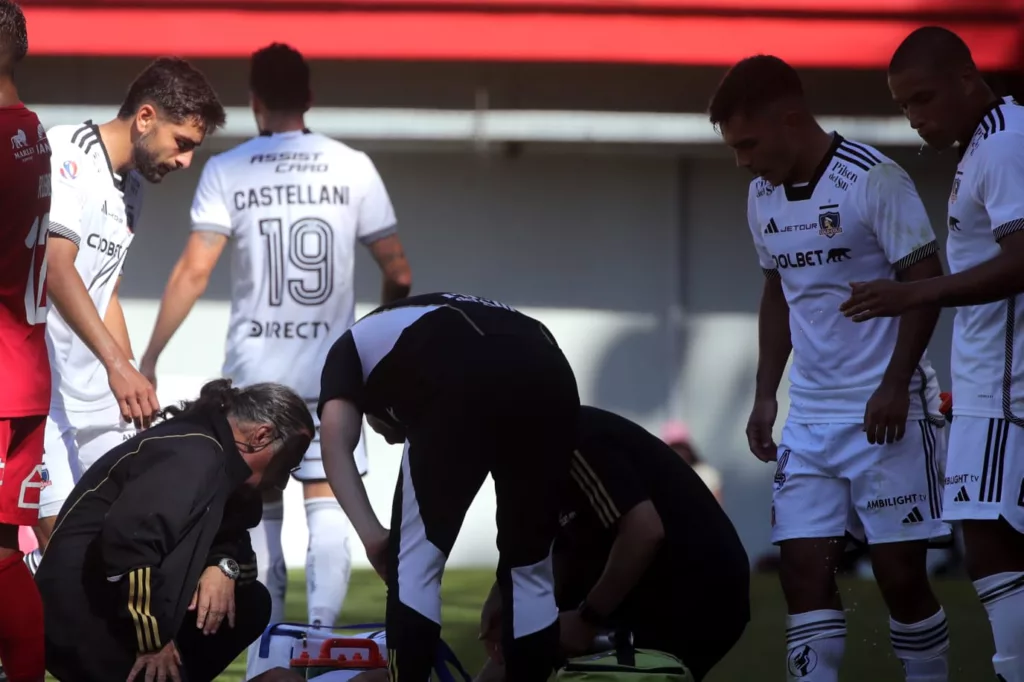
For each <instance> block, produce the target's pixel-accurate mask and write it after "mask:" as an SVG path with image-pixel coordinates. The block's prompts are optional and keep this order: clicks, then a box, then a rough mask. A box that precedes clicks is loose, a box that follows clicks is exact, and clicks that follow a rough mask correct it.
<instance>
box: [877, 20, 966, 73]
mask: <svg viewBox="0 0 1024 682" xmlns="http://www.w3.org/2000/svg"><path fill="white" fill-rule="evenodd" d="M915 66H929V67H933V68H939V69H955V68H961V67H965V66H967V67H973V66H974V58H973V57H972V56H971V48H969V47H967V43H965V42H964V41H963V38H961V37H960V36H958V35H957V34H956V33H953V31H950V30H949V29H948V28H942V27H941V26H922V27H921V28H919V29H916V30H915V31H913V32H912V33H911V34H910V35H908V36H907V37H906V38H904V39H903V42H902V43H900V46H899V47H897V48H896V51H895V52H893V55H892V59H890V60H889V73H896V72H899V71H902V70H904V69H908V68H911V67H915Z"/></svg>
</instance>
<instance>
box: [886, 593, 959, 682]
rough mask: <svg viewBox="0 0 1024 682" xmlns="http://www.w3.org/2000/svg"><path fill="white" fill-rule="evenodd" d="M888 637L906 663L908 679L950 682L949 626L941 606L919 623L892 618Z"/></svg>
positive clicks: (923, 681)
mask: <svg viewBox="0 0 1024 682" xmlns="http://www.w3.org/2000/svg"><path fill="white" fill-rule="evenodd" d="M889 641H891V642H892V650H893V651H894V652H895V653H896V658H898V659H900V661H901V662H902V663H903V670H904V671H905V672H906V675H907V682H947V680H948V679H949V662H948V660H947V657H948V652H949V627H948V626H947V625H946V612H945V611H943V610H942V608H941V607H940V608H939V610H938V611H936V612H935V613H934V614H932V615H931V616H929V617H928V618H925V619H924V620H922V621H920V622H917V623H910V624H907V623H900V622H898V621H895V620H893V619H892V618H890V619H889Z"/></svg>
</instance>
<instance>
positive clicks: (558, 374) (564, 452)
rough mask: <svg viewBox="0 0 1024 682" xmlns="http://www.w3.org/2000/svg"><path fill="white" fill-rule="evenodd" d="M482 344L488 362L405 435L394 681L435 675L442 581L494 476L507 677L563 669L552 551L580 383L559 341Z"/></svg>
mask: <svg viewBox="0 0 1024 682" xmlns="http://www.w3.org/2000/svg"><path fill="white" fill-rule="evenodd" d="M485 345H486V348H478V347H477V348H474V349H468V350H467V351H466V352H467V353H469V354H470V355H472V354H473V353H474V352H480V353H481V356H483V355H486V354H490V359H489V357H475V358H474V357H464V358H463V359H464V360H465V366H466V367H467V368H468V370H467V372H466V374H465V375H464V376H463V377H461V378H460V377H456V378H454V379H453V381H452V384H451V385H450V387H449V390H447V391H446V392H445V395H443V396H438V399H437V400H436V401H434V402H433V403H432V405H431V406H430V408H429V409H427V410H425V411H424V413H423V414H422V415H420V417H419V418H418V419H416V421H415V423H414V424H412V425H410V427H409V429H408V433H407V436H408V441H407V442H406V446H405V452H404V454H403V456H402V469H401V474H400V476H399V481H398V487H397V490H396V492H395V500H394V507H393V512H392V521H391V546H390V556H389V561H388V600H387V633H388V648H389V650H390V651H389V661H390V665H391V679H392V680H426V679H428V678H429V676H430V671H431V668H432V666H433V664H434V660H435V653H436V650H437V644H438V638H439V637H440V634H441V576H442V574H443V572H444V567H445V563H446V562H447V560H448V556H449V554H450V553H451V550H452V546H453V545H454V544H455V539H456V538H457V537H458V534H459V530H460V528H461V526H462V523H463V520H464V519H465V516H466V512H467V511H468V510H469V507H470V504H471V503H472V502H473V499H474V498H475V497H476V494H477V491H478V490H479V489H480V487H481V485H482V484H483V483H484V481H485V480H486V478H487V475H488V474H491V476H492V478H493V479H494V487H495V497H496V501H497V519H496V521H497V528H498V538H497V545H498V552H499V557H500V558H499V561H498V569H497V580H498V584H499V585H500V588H501V594H502V599H503V604H504V605H505V608H504V609H503V612H504V613H503V615H504V623H503V631H504V637H505V639H504V642H503V646H504V652H505V659H506V664H507V668H506V673H507V679H508V680H509V681H510V682H544V681H545V680H547V678H548V677H549V675H550V674H551V672H552V670H553V669H554V668H555V667H556V664H557V662H558V609H557V606H556V604H555V597H554V575H553V569H552V562H551V549H552V545H553V543H554V539H555V534H556V532H557V529H558V511H559V503H558V497H559V491H560V490H561V489H562V488H563V487H564V486H565V484H566V482H567V480H568V477H569V463H570V459H571V456H572V450H573V448H574V445H575V437H576V436H575V434H576V423H577V419H578V412H579V394H578V392H577V388H576V380H575V377H574V376H573V373H572V370H571V368H570V367H569V365H568V363H567V362H566V360H565V357H564V356H563V355H562V354H561V352H560V351H558V350H557V349H556V348H555V347H554V346H553V345H547V344H532V345H529V344H524V343H523V342H518V341H516V340H515V339H509V338H503V337H499V338H497V339H495V340H492V341H489V342H488V343H487V344H485ZM524 346H525V347H524ZM545 346H547V347H546V348H545ZM495 359H497V360H500V361H497V360H495Z"/></svg>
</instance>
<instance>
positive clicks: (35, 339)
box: [0, 0, 50, 682]
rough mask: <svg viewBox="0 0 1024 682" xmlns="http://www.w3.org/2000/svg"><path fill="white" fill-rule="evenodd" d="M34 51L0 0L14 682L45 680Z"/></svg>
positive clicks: (44, 395) (0, 499)
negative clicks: (28, 102)
mask: <svg viewBox="0 0 1024 682" xmlns="http://www.w3.org/2000/svg"><path fill="white" fill-rule="evenodd" d="M26 52H28V35H27V31H26V29H25V16H24V15H23V14H22V13H21V9H20V8H19V7H18V6H17V5H16V4H14V3H13V2H11V0H0V206H2V207H3V212H2V213H0V663H2V664H3V667H4V672H5V673H6V674H7V679H8V680H9V681H10V682H42V680H43V679H44V677H45V675H46V668H45V657H44V653H43V607H42V602H41V601H40V599H39V592H38V591H37V590H36V584H35V581H33V579H32V575H31V573H29V570H28V567H26V566H25V564H24V563H23V562H22V555H21V552H20V551H19V550H18V527H19V526H32V525H34V524H35V523H36V522H37V521H38V518H39V491H40V489H41V488H42V487H43V486H44V485H45V482H44V481H43V478H42V470H43V469H42V459H43V432H44V429H45V425H46V413H47V411H48V410H49V407H50V364H49V361H48V360H47V355H46V336H45V326H44V324H43V323H44V322H45V320H46V285H45V282H46V269H45V262H46V261H45V257H46V234H47V228H48V227H49V216H48V214H49V212H50V146H49V144H48V143H47V141H46V131H45V129H44V128H43V126H42V125H41V124H40V123H39V119H38V118H37V117H36V115H35V114H34V113H32V112H31V111H29V110H28V109H26V108H25V105H24V104H22V103H21V100H20V98H19V97H18V89H17V87H15V85H14V79H13V71H14V67H15V65H16V64H17V63H18V62H20V61H21V59H22V58H23V57H24V56H25V53H26Z"/></svg>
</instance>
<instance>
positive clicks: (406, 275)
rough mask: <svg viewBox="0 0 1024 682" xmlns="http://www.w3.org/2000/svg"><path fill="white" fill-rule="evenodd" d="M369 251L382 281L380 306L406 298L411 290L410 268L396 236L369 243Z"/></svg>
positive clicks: (392, 235)
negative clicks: (375, 262)
mask: <svg viewBox="0 0 1024 682" xmlns="http://www.w3.org/2000/svg"><path fill="white" fill-rule="evenodd" d="M369 249H370V253H371V254H373V259H374V260H375V261H377V265H378V267H380V271H381V274H382V276H383V280H384V281H383V285H382V291H381V304H382V305H387V304H389V303H393V302H394V301H397V300H399V299H402V298H405V297H406V296H408V295H409V291H410V290H411V289H412V268H410V267H409V261H408V260H406V258H405V250H404V249H403V248H402V242H401V240H400V239H399V238H398V235H397V234H391V235H388V236H386V237H383V238H381V239H378V240H376V241H373V242H370V244H369Z"/></svg>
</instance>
